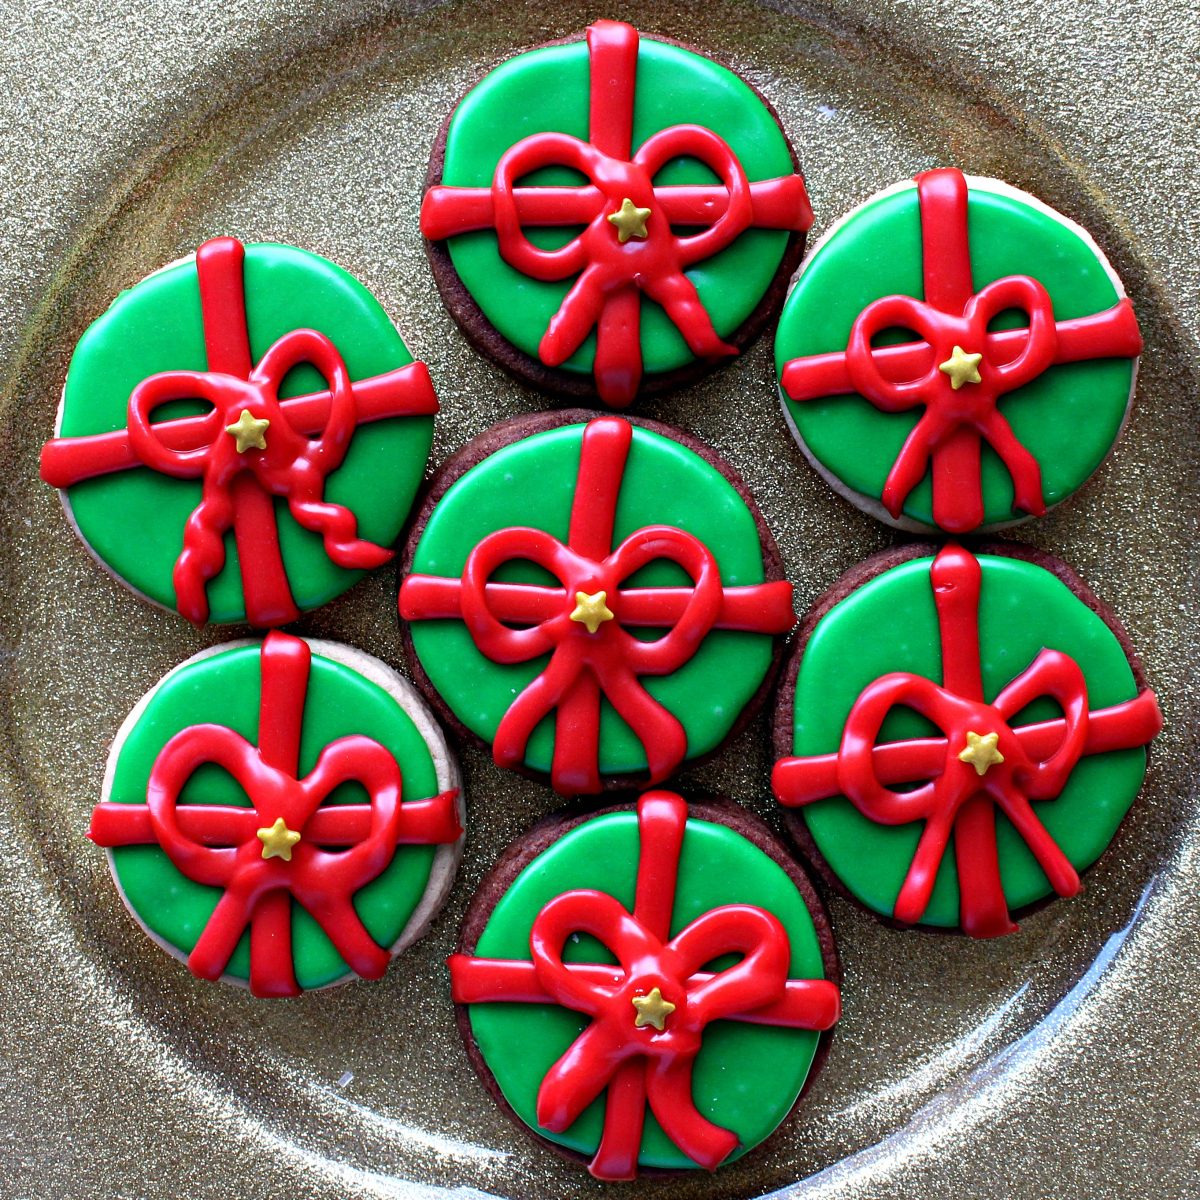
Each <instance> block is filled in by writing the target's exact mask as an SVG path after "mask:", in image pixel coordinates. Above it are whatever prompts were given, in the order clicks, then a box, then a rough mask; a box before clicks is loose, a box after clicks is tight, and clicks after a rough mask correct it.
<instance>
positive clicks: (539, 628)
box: [462, 526, 594, 663]
mask: <svg viewBox="0 0 1200 1200" xmlns="http://www.w3.org/2000/svg"><path fill="white" fill-rule="evenodd" d="M516 561H524V562H530V563H533V564H534V565H535V566H538V567H541V568H542V569H543V570H546V571H549V572H550V574H551V575H553V576H554V577H555V578H556V579H557V580H558V581H559V583H560V584H562V586H563V587H564V588H565V589H567V593H570V591H571V590H572V584H576V585H582V584H583V583H584V582H585V580H586V576H587V572H588V567H589V565H590V564H587V563H586V562H585V561H584V560H583V559H581V557H580V556H579V555H578V554H576V553H575V552H574V551H573V550H571V549H570V547H568V546H564V545H563V543H562V542H560V541H559V540H558V538H556V537H554V536H553V535H552V534H549V533H547V532H546V531H545V530H542V529H530V528H527V527H525V526H517V527H514V528H512V529H498V530H496V531H495V532H494V533H489V534H488V535H487V536H486V537H485V538H483V539H482V540H481V541H480V542H478V543H477V544H476V545H475V546H474V548H473V549H472V550H471V553H470V554H469V555H468V556H467V561H466V563H465V564H464V566H463V573H462V614H463V622H464V623H465V624H466V626H467V629H468V630H469V631H470V633H471V636H472V638H473V639H474V640H475V643H476V645H478V647H479V649H480V650H481V651H482V652H483V653H484V654H486V655H487V656H488V657H489V658H491V659H493V660H494V661H496V662H501V663H518V662H527V661H528V660H529V659H531V658H536V657H537V656H538V655H539V654H545V653H547V652H548V651H550V650H552V649H553V648H554V647H555V645H557V644H558V643H559V642H560V641H561V640H562V638H563V637H564V636H565V635H566V634H568V633H569V632H570V631H571V629H572V623H571V621H570V615H569V614H570V609H569V607H566V606H565V602H566V599H570V600H571V601H572V602H573V600H574V597H573V596H570V595H569V594H568V595H565V599H564V602H563V604H561V605H559V607H558V611H555V612H549V611H548V612H546V614H545V615H544V617H543V619H542V620H540V621H539V622H538V623H537V624H535V625H532V626H530V627H528V628H526V629H510V628H509V627H508V626H506V625H504V624H502V623H501V622H500V620H499V619H498V618H497V617H496V616H495V615H494V614H493V612H492V610H491V608H490V606H489V602H488V594H487V585H488V581H489V580H490V579H491V577H492V576H493V575H494V574H495V573H496V571H498V570H499V569H500V567H502V566H504V565H505V564H507V563H510V562H516ZM593 571H594V568H593Z"/></svg>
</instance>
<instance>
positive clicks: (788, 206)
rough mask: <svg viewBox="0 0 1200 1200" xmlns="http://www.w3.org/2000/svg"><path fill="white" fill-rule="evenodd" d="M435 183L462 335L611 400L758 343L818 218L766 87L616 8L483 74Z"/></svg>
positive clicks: (452, 132) (534, 375)
mask: <svg viewBox="0 0 1200 1200" xmlns="http://www.w3.org/2000/svg"><path fill="white" fill-rule="evenodd" d="M547 96H553V97H554V103H552V104H548V103H547V102H546V97H547ZM428 182H429V188H428V190H427V192H426V195H425V200H424V203H423V205H422V209H421V230H422V232H423V233H424V235H425V237H426V238H427V239H429V254H430V262H431V264H432V267H433V273H434V278H435V279H436V281H437V285H438V288H439V290H440V291H441V294H442V298H443V299H444V300H445V302H446V306H447V308H449V310H450V312H451V313H452V314H453V316H454V317H455V319H456V320H457V321H458V322H459V324H460V325H462V327H463V329H464V331H465V332H466V334H467V336H468V337H469V338H470V339H471V341H472V342H473V343H474V344H475V345H476V347H477V348H478V349H480V350H481V351H482V352H483V353H485V354H487V355H489V356H490V357H491V358H493V359H494V360H495V361H497V362H498V363H500V364H501V365H502V366H504V367H506V368H508V369H509V370H510V371H513V372H514V373H515V374H517V375H518V376H520V377H521V378H522V379H524V380H526V381H527V382H529V383H531V384H533V385H534V386H535V387H539V388H542V389H544V390H548V391H551V392H554V393H557V394H565V395H568V396H574V397H581V398H588V399H591V398H593V397H597V396H598V397H599V398H600V399H601V400H602V401H604V403H606V404H608V405H611V406H614V407H625V406H626V405H628V404H629V403H630V402H631V401H632V400H633V398H634V397H635V396H636V395H637V394H638V393H639V392H653V391H661V390H665V389H667V388H672V387H676V386H679V385H680V384H682V383H684V382H687V381H688V380H690V379H693V378H694V377H696V376H698V375H700V374H702V373H703V372H704V371H706V370H708V369H710V368H711V367H712V366H713V365H714V364H715V363H717V362H720V361H722V360H724V359H726V358H727V357H728V356H729V355H733V354H737V353H738V351H739V350H740V349H741V348H742V347H743V346H745V345H747V344H748V343H749V342H750V341H751V340H752V339H753V338H754V337H755V336H756V335H757V334H758V333H759V332H760V331H761V329H762V328H763V326H764V324H765V323H766V320H767V318H768V317H769V315H770V314H771V312H772V311H773V310H774V308H775V306H776V305H777V304H778V302H779V301H780V300H781V299H782V296H783V289H784V286H785V284H786V280H787V278H788V276H789V275H790V274H791V272H792V271H793V270H794V269H795V267H796V264H797V263H798V262H799V261H800V255H801V254H802V253H803V249H804V232H805V231H806V230H807V229H808V227H809V226H810V225H811V224H812V209H811V207H810V206H809V202H808V196H807V194H806V192H805V188H804V181H803V179H802V178H801V176H800V174H799V167H798V165H797V162H796V158H795V155H794V153H793V151H792V149H791V147H790V146H789V144H788V141H787V138H786V137H785V136H784V134H783V131H782V129H781V128H780V125H779V121H778V119H777V117H776V116H775V114H774V112H773V111H772V110H771V108H770V106H769V105H768V104H767V102H766V101H765V100H764V99H763V97H762V96H760V95H759V94H758V93H757V92H756V91H755V90H754V89H753V88H751V87H750V85H749V84H747V83H746V82H745V81H744V80H742V79H740V78H739V77H738V76H737V75H735V74H733V72H731V71H730V70H729V69H728V68H726V67H723V66H721V65H719V64H717V63H715V62H713V61H712V60H711V59H708V58H705V57H703V56H702V55H700V54H698V53H696V52H695V51H693V50H691V49H688V48H686V47H684V46H681V45H678V44H676V43H674V42H669V41H666V40H664V39H661V38H650V37H641V36H640V35H639V34H638V32H637V30H635V29H634V28H633V27H632V26H630V25H626V24H622V23H618V22H615V21H598V22H596V23H595V24H594V25H592V26H591V27H590V28H589V29H588V30H587V33H586V37H585V40H580V39H579V38H578V37H575V38H571V39H568V40H567V41H565V42H556V43H552V44H549V45H544V46H539V47H536V48H534V49H532V50H528V51H526V52H524V53H522V54H519V55H517V56H516V57H515V58H511V59H509V60H508V61H507V62H505V63H502V64H501V65H500V66H499V67H497V68H496V69H495V70H493V71H492V72H491V73H490V74H488V75H487V76H485V77H484V79H482V80H481V81H480V82H479V83H478V84H476V85H475V87H474V88H472V89H471V91H469V92H468V93H467V94H466V96H464V97H463V99H462V100H460V101H459V103H458V105H457V106H456V107H455V108H454V110H453V111H452V112H451V113H450V115H449V117H448V118H447V120H446V123H445V124H444V126H443V127H442V130H441V132H440V134H439V136H438V139H437V142H436V143H435V145H434V149H433V155H432V159H431V162H430V167H429V180H428Z"/></svg>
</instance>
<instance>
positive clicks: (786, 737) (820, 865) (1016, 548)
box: [772, 538, 1151, 936]
mask: <svg viewBox="0 0 1200 1200" xmlns="http://www.w3.org/2000/svg"><path fill="white" fill-rule="evenodd" d="M961 544H962V545H964V546H965V547H966V548H967V549H968V550H970V551H971V553H973V554H976V555H979V554H991V555H998V556H1001V557H1004V558H1014V559H1019V560H1020V561H1022V562H1028V563H1032V564H1034V565H1035V566H1039V567H1042V568H1043V569H1044V570H1046V571H1049V572H1050V573H1051V574H1052V575H1053V576H1054V577H1055V578H1056V579H1058V580H1059V581H1060V582H1061V583H1062V584H1063V585H1064V586H1065V587H1066V588H1067V589H1068V590H1069V591H1070V592H1071V593H1072V594H1073V595H1074V596H1075V597H1076V598H1077V599H1078V600H1080V601H1081V602H1082V603H1083V604H1085V605H1086V606H1087V607H1088V608H1090V609H1091V610H1092V612H1094V613H1095V614H1096V615H1097V616H1098V617H1099V618H1100V619H1101V620H1102V621H1103V622H1104V623H1105V625H1107V626H1108V628H1109V630H1110V631H1111V632H1112V634H1113V636H1114V637H1115V638H1116V639H1117V641H1118V643H1119V644H1120V646H1121V649H1122V650H1123V651H1124V653H1125V657H1126V659H1127V660H1128V662H1129V667H1130V670H1131V671H1132V673H1133V677H1134V681H1135V682H1136V684H1137V690H1138V694H1139V695H1140V694H1141V693H1142V692H1144V691H1146V690H1147V688H1148V687H1149V684H1148V683H1147V680H1146V675H1145V670H1144V668H1143V666H1142V661H1141V658H1140V657H1139V656H1138V654H1137V652H1136V651H1135V650H1134V648H1133V644H1132V643H1131V642H1130V640H1129V635H1128V633H1127V632H1126V631H1125V628H1124V626H1123V625H1122V624H1121V622H1120V620H1119V619H1118V618H1117V615H1116V613H1115V612H1114V611H1113V609H1112V608H1111V607H1110V606H1109V605H1108V604H1106V603H1105V602H1104V601H1103V600H1101V599H1100V598H1099V597H1097V596H1096V594H1095V593H1094V592H1093V591H1092V590H1091V588H1090V587H1089V586H1088V584H1087V583H1085V582H1084V580H1083V579H1082V578H1081V577H1080V576H1079V575H1078V574H1077V573H1076V572H1075V571H1074V570H1073V569H1072V568H1071V567H1069V566H1068V565H1067V564H1066V563H1064V562H1063V561H1062V560H1061V559H1059V558H1056V557H1054V556H1053V555H1051V554H1047V553H1045V552H1044V551H1042V550H1038V549H1035V548H1034V547H1032V546H1027V545H1024V544H1023V543H1019V542H1009V541H999V540H995V539H988V540H975V539H970V538H964V539H962V540H961ZM941 548H942V547H941V544H939V543H934V542H908V543H904V544H902V545H899V546H893V547H890V548H888V549H886V550H881V551H879V552H878V553H876V554H873V555H871V556H870V557H868V558H865V559H864V560H863V561H862V562H860V563H858V564H856V565H855V566H853V567H851V568H850V570H849V571H847V572H846V573H845V574H843V575H842V576H841V577H840V578H839V579H838V580H837V581H836V582H835V583H834V584H833V585H832V586H831V587H830V588H828V589H827V590H826V591H825V592H823V593H822V594H821V595H820V596H818V597H817V599H816V600H815V601H814V602H813V604H812V606H811V607H810V608H809V610H808V612H807V613H805V615H804V617H803V618H802V619H801V622H800V627H799V629H798V630H797V631H796V634H795V636H794V639H793V643H792V647H791V650H790V654H789V657H788V660H787V662H786V664H785V665H784V668H783V671H782V674H781V678H780V684H779V690H778V692H777V694H776V702H775V713H774V718H773V722H772V743H773V748H774V751H775V760H776V761H777V762H778V761H779V760H780V759H782V758H790V757H791V756H792V754H793V750H792V746H793V724H794V709H795V698H796V677H797V675H798V673H799V669H800V663H801V660H802V659H803V657H804V651H805V647H806V645H807V643H808V639H809V638H810V637H811V636H812V633H813V631H814V630H815V629H816V627H817V625H818V624H819V623H820V621H821V620H822V618H824V617H825V615H826V614H827V613H828V612H829V611H830V610H831V609H832V608H833V607H834V606H835V605H837V604H838V603H839V602H840V601H842V600H844V599H845V598H846V597H847V596H848V595H850V593H851V592H854V591H856V590H857V589H858V588H860V587H862V586H863V585H864V584H866V583H869V582H870V581H871V580H872V579H874V578H875V577H876V576H878V575H882V574H883V573H884V572H885V571H889V570H891V568H893V567H897V566H899V565H900V564H901V563H905V562H908V561H910V560H911V559H914V558H923V557H933V556H935V555H936V554H937V552H938V551H939V550H940V549H941ZM1145 749H1146V757H1147V765H1149V759H1150V753H1151V747H1150V746H1149V745H1147V746H1146V748H1145ZM1143 786H1144V785H1143ZM1130 811H1132V806H1131V808H1130ZM1128 819H1129V814H1128V813H1127V814H1126V815H1125V817H1124V818H1123V819H1122V821H1121V823H1120V825H1119V826H1118V827H1117V829H1116V831H1115V832H1114V834H1113V837H1112V839H1111V841H1110V842H1109V844H1108V846H1107V847H1106V848H1105V849H1104V851H1103V852H1102V853H1101V855H1100V857H1099V858H1097V859H1096V862H1094V863H1092V864H1091V866H1089V867H1087V868H1085V869H1084V870H1083V871H1080V872H1079V874H1080V877H1081V878H1082V877H1084V876H1085V875H1086V874H1087V873H1088V872H1089V871H1091V870H1092V869H1093V868H1094V867H1096V866H1097V865H1098V864H1099V863H1100V862H1101V861H1103V859H1105V858H1106V857H1107V856H1108V855H1109V854H1111V853H1112V851H1113V848H1114V846H1116V845H1117V844H1118V842H1119V840H1120V839H1121V838H1122V835H1123V832H1124V830H1125V828H1126V825H1127V823H1128ZM783 820H784V825H785V827H786V828H787V831H788V834H789V836H790V837H791V838H792V840H793V841H794V842H795V844H796V846H797V848H798V849H799V851H800V853H801V855H802V857H803V858H804V861H805V863H806V864H807V865H808V866H809V867H811V868H812V870H813V872H814V873H815V874H816V875H817V876H818V877H819V878H820V879H821V881H822V882H823V883H824V884H825V885H826V886H827V887H828V888H829V889H830V891H832V892H834V893H835V894H836V895H838V896H841V897H843V898H844V899H845V900H848V901H849V902H850V903H851V904H853V905H854V906H855V907H856V908H859V909H861V910H862V911H863V912H865V913H867V914H869V915H870V916H871V917H873V918H874V919H875V920H877V921H879V922H881V923H882V924H884V925H886V926H888V927H889V928H892V929H897V930H900V931H908V930H916V931H917V932H920V933H929V934H940V935H947V934H949V935H952V936H966V935H964V934H963V931H962V929H961V928H959V927H958V926H955V927H953V928H944V927H942V926H934V925H906V924H904V923H903V922H900V921H896V920H895V919H894V918H891V917H886V916H884V915H883V914H882V913H878V912H876V911H875V910H874V909H873V908H871V907H870V906H869V905H866V904H864V903H863V902H862V901H861V900H859V899H858V897H857V896H855V895H854V894H853V893H852V892H851V891H850V889H849V888H847V887H846V885H845V884H844V883H843V882H842V880H841V878H840V877H839V876H838V875H837V874H836V873H835V872H834V870H833V868H832V867H830V865H829V863H828V862H827V861H826V859H825V857H824V855H822V854H821V852H820V850H819V849H818V847H817V844H816V842H815V840H814V839H813V837H812V834H811V833H810V832H809V828H808V822H807V821H806V820H805V819H804V810H803V809H802V808H785V809H784V812H783ZM1058 899H1060V897H1059V896H1057V895H1055V894H1054V893H1053V892H1052V893H1051V894H1050V895H1048V896H1045V897H1043V898H1042V899H1040V900H1035V901H1034V902H1033V903H1032V904H1027V905H1024V906H1023V907H1021V908H1016V909H1012V910H1011V911H1010V916H1011V917H1012V918H1013V920H1014V921H1019V920H1020V919H1021V918H1023V917H1027V916H1031V915H1032V914H1034V913H1036V912H1039V911H1040V910H1041V909H1043V908H1045V907H1046V905H1047V904H1050V903H1052V902H1053V901H1055V900H1058Z"/></svg>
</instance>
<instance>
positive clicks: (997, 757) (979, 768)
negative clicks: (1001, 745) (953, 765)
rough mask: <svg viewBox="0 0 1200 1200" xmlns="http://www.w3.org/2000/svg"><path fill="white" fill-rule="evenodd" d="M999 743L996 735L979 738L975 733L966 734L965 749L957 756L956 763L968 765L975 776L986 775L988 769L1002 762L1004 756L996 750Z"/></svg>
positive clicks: (985, 735)
mask: <svg viewBox="0 0 1200 1200" xmlns="http://www.w3.org/2000/svg"><path fill="white" fill-rule="evenodd" d="M999 741H1000V735H999V734H998V733H985V734H984V735H983V736H982V737H980V736H979V734H977V733H974V732H968V734H967V746H966V749H965V750H963V752H962V753H961V754H960V755H959V756H958V761H959V762H965V763H970V764H971V766H973V767H974V768H975V774H976V775H986V774H987V773H988V768H990V767H994V766H996V765H997V764H999V763H1002V762H1003V761H1004V755H1003V754H1001V753H1000V751H999V750H997V749H996V743H997V742H999Z"/></svg>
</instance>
